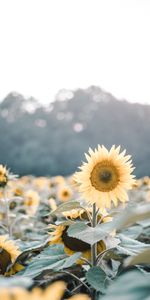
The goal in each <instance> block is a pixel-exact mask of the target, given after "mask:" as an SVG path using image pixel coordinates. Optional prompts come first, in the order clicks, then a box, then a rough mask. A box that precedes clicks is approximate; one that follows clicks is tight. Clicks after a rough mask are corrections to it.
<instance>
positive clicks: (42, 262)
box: [18, 245, 81, 278]
mask: <svg viewBox="0 0 150 300" xmlns="http://www.w3.org/2000/svg"><path fill="white" fill-rule="evenodd" d="M80 256H81V253H79V252H77V253H75V254H73V255H72V256H68V255H67V254H66V253H65V252H64V248H63V245H52V246H49V247H47V248H46V249H44V250H43V251H42V252H41V253H40V254H39V255H37V256H36V257H34V258H33V259H32V261H31V262H30V263H29V265H28V266H27V267H26V268H25V269H24V270H22V271H21V272H19V273H18V275H19V274H21V275H24V276H27V277H31V278H35V277H37V276H38V275H39V274H41V273H42V272H43V271H45V270H52V269H55V270H56V271H58V270H62V269H64V268H68V267H70V266H72V265H73V264H74V263H75V262H76V260H77V259H78V258H79V257H80Z"/></svg>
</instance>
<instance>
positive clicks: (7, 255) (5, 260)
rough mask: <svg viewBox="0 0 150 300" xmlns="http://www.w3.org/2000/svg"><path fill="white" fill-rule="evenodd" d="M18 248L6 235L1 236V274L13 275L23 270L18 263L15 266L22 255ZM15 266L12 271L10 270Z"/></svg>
mask: <svg viewBox="0 0 150 300" xmlns="http://www.w3.org/2000/svg"><path fill="white" fill-rule="evenodd" d="M20 253H21V252H20V251H19V248H18V246H16V245H15V243H14V242H13V241H12V240H8V239H7V236H6V235H1V236H0V274H1V275H6V276H7V275H12V274H14V273H16V272H17V271H20V270H21V269H22V266H21V265H19V264H18V263H16V264H14V263H15V261H16V258H17V257H18V256H19V255H20ZM12 264H14V265H13V266H12V267H11V268H10V270H9V271H8V268H9V267H10V266H11V265H12Z"/></svg>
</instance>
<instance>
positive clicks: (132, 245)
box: [117, 234, 149, 255]
mask: <svg viewBox="0 0 150 300" xmlns="http://www.w3.org/2000/svg"><path fill="white" fill-rule="evenodd" d="M118 237H119V238H120V240H121V243H120V244H119V245H118V246H117V250H118V251H119V253H121V254H124V255H135V254H138V253H140V252H141V251H142V250H145V249H147V248H149V245H147V244H144V243H142V242H139V241H137V240H134V239H130V238H128V237H126V236H125V235H123V234H119V235H118Z"/></svg>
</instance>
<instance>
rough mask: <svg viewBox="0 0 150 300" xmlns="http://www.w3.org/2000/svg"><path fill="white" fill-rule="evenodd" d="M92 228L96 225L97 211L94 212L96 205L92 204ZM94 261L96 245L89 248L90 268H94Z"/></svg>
mask: <svg viewBox="0 0 150 300" xmlns="http://www.w3.org/2000/svg"><path fill="white" fill-rule="evenodd" d="M92 208H93V210H92V224H91V225H92V227H96V225H97V211H96V204H95V203H94V204H93V206H92ZM96 259H97V243H95V244H94V245H92V246H91V263H92V266H93V267H94V266H96Z"/></svg>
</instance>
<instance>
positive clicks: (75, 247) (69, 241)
mask: <svg viewBox="0 0 150 300" xmlns="http://www.w3.org/2000/svg"><path fill="white" fill-rule="evenodd" d="M67 230H68V226H67V227H66V228H65V230H64V231H63V234H62V241H63V242H64V245H65V246H66V247H68V248H69V249H70V250H72V251H76V252H78V251H79V252H83V251H86V250H89V249H90V248H91V247H90V244H88V243H85V242H83V241H81V240H78V239H76V238H73V237H70V236H68V234H67Z"/></svg>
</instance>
